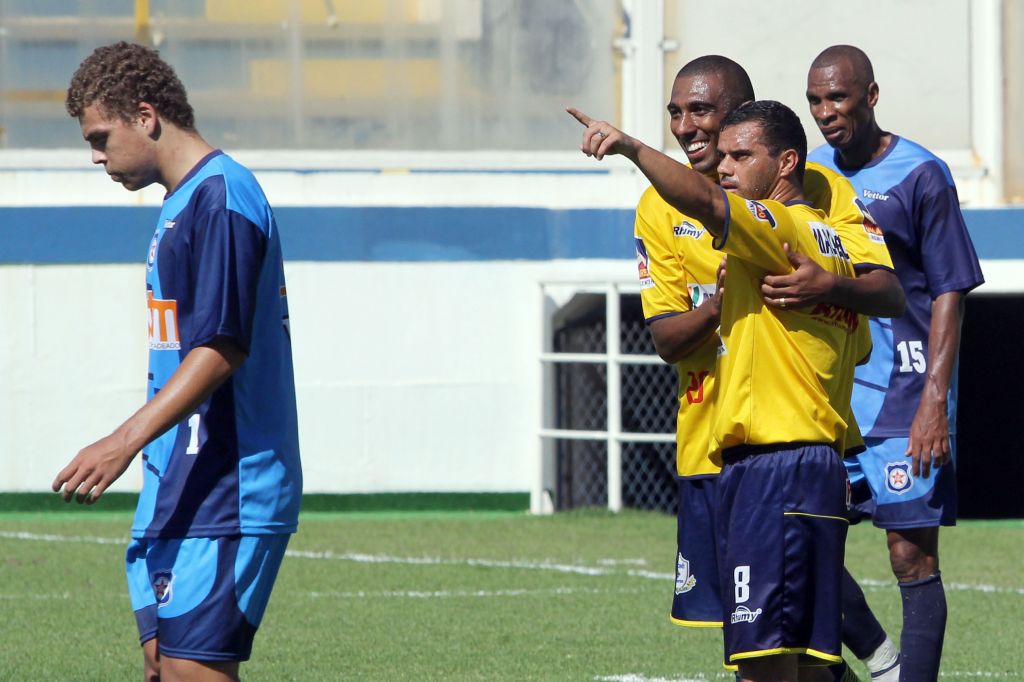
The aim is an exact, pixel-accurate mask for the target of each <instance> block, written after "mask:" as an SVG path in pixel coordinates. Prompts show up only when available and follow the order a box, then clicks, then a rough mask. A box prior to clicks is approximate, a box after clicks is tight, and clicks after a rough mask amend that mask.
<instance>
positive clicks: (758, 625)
mask: <svg viewBox="0 0 1024 682" xmlns="http://www.w3.org/2000/svg"><path fill="white" fill-rule="evenodd" d="M723 459H724V461H725V467H724V468H723V469H722V474H721V476H720V480H719V484H718V485H719V517H718V527H719V532H718V547H719V552H718V558H719V565H720V571H721V576H720V579H721V582H722V606H723V612H724V614H725V619H724V620H725V624H724V625H725V654H726V660H727V661H728V662H730V663H734V664H735V663H738V662H740V661H742V660H745V659H751V658H759V657H763V656H772V655H776V654H798V655H800V659H801V664H805V665H829V664H832V663H838V662H840V661H841V660H842V659H841V655H840V654H841V634H840V628H841V613H842V611H841V605H840V583H841V578H842V573H843V554H844V545H845V543H846V531H847V528H848V522H847V520H846V504H847V479H846V469H845V468H844V467H843V464H842V462H841V460H840V459H839V455H838V454H836V452H835V450H833V449H832V448H831V447H828V446H827V445H820V444H785V445H773V446H770V447H760V446H758V447H753V448H749V447H748V448H731V449H730V450H727V451H726V452H725V453H723Z"/></svg>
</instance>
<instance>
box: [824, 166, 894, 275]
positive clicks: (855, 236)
mask: <svg viewBox="0 0 1024 682" xmlns="http://www.w3.org/2000/svg"><path fill="white" fill-rule="evenodd" d="M804 196H806V197H807V200H808V201H810V202H811V204H812V205H813V206H814V208H816V209H818V210H820V211H824V212H825V213H826V214H827V215H828V223H829V224H830V225H831V226H832V227H833V228H834V229H835V231H836V232H838V233H839V238H840V239H842V240H843V246H844V247H846V252H847V253H848V254H849V256H850V262H851V263H852V264H853V266H854V268H856V269H858V270H867V269H873V268H887V269H889V270H892V269H893V264H892V258H891V256H890V255H889V249H888V247H886V245H885V236H884V234H883V230H882V228H881V227H880V226H879V225H878V223H877V222H876V221H875V219H874V217H873V216H872V215H871V213H870V212H869V211H868V209H867V207H866V206H865V205H864V203H863V202H862V201H860V199H858V198H857V191H856V190H855V189H854V187H853V185H852V184H850V181H849V180H847V179H846V178H845V177H843V176H842V175H840V174H839V173H836V172H835V171H833V170H830V169H827V168H825V167H823V166H820V165H818V164H815V163H808V165H807V170H806V172H805V174H804Z"/></svg>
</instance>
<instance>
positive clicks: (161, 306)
mask: <svg viewBox="0 0 1024 682" xmlns="http://www.w3.org/2000/svg"><path fill="white" fill-rule="evenodd" d="M146 299H147V303H148V305H149V348H150V350H178V349H180V348H181V341H180V337H179V336H178V302H177V301H175V300H174V299H168V300H166V301H165V300H162V299H159V298H153V292H152V291H147V292H146Z"/></svg>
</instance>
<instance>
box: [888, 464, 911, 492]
mask: <svg viewBox="0 0 1024 682" xmlns="http://www.w3.org/2000/svg"><path fill="white" fill-rule="evenodd" d="M885 487H886V488H888V489H889V491H890V492H893V493H896V494H897V495H902V494H903V493H905V492H907V491H908V490H910V489H911V488H913V487H914V477H913V476H911V475H910V462H889V463H888V464H886V465H885Z"/></svg>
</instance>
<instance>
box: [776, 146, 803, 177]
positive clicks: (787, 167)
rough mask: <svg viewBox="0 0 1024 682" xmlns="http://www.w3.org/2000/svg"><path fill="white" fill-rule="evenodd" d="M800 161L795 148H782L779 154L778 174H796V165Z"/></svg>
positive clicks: (786, 175) (781, 175)
mask: <svg viewBox="0 0 1024 682" xmlns="http://www.w3.org/2000/svg"><path fill="white" fill-rule="evenodd" d="M799 163H800V155H799V154H798V153H797V151H796V150H795V149H786V150H783V152H782V154H780V155H779V176H780V177H792V176H794V175H795V174H796V167H797V165H799Z"/></svg>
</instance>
